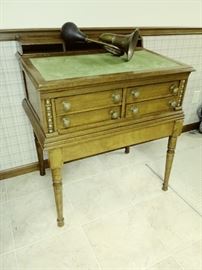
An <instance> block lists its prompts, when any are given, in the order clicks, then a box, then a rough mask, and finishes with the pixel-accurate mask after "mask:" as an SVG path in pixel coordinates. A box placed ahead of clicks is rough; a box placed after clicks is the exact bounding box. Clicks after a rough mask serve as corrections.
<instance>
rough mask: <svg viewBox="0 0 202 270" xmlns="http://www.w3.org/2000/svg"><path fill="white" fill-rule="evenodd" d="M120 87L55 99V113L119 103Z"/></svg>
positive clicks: (120, 98)
mask: <svg viewBox="0 0 202 270" xmlns="http://www.w3.org/2000/svg"><path fill="white" fill-rule="evenodd" d="M121 101H122V89H116V90H110V91H103V92H97V93H89V94H85V95H78V96H69V97H63V98H57V99H56V101H55V102H56V114H57V115H61V114H71V113H75V112H82V111H86V110H93V109H97V108H103V107H109V106H113V105H114V106H116V105H119V104H121Z"/></svg>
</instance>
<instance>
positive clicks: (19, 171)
mask: <svg viewBox="0 0 202 270" xmlns="http://www.w3.org/2000/svg"><path fill="white" fill-rule="evenodd" d="M198 127H199V122H195V123H191V124H188V125H185V126H183V129H182V132H187V131H190V130H194V129H198ZM44 162H45V168H48V167H49V165H48V160H47V159H46V160H45V161H44ZM37 170H39V165H38V162H34V163H30V164H27V165H23V166H19V167H15V168H12V169H8V170H4V171H1V172H0V180H4V179H8V178H11V177H15V176H19V175H23V174H26V173H30V172H34V171H37Z"/></svg>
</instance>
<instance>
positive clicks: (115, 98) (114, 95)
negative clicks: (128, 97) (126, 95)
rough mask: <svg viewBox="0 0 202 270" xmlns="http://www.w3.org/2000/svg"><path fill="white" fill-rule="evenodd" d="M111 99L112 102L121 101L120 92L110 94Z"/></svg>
mask: <svg viewBox="0 0 202 270" xmlns="http://www.w3.org/2000/svg"><path fill="white" fill-rule="evenodd" d="M112 100H113V102H114V103H119V102H120V101H121V95H120V94H112Z"/></svg>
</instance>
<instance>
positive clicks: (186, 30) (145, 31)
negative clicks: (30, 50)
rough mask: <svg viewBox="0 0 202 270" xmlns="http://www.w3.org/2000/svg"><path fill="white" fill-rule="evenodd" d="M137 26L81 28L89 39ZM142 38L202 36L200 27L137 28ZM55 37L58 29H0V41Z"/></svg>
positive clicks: (130, 29) (124, 31) (58, 32)
mask: <svg viewBox="0 0 202 270" xmlns="http://www.w3.org/2000/svg"><path fill="white" fill-rule="evenodd" d="M136 27H137V26H133V27H132V26H131V27H88V28H86V27H85V28H84V27H82V28H81V30H82V31H84V32H85V33H86V34H87V35H88V36H89V37H95V36H99V35H100V34H101V33H103V32H114V33H120V34H128V33H130V32H132V31H133V30H134V28H136ZM138 28H139V30H140V34H141V35H142V36H165V35H166V36H167V35H202V28H201V27H138ZM36 36H37V37H40V36H41V37H48V36H49V37H56V38H59V36H60V29H59V28H25V29H0V41H12V40H18V39H19V37H21V38H23V37H30V38H31V37H36Z"/></svg>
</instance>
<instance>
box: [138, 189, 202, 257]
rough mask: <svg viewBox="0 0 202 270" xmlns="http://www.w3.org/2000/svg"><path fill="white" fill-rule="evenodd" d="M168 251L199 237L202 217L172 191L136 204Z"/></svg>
mask: <svg viewBox="0 0 202 270" xmlns="http://www.w3.org/2000/svg"><path fill="white" fill-rule="evenodd" d="M137 208H139V211H141V213H142V215H144V216H145V218H146V219H147V221H148V222H149V224H150V225H151V226H152V228H153V229H154V230H155V233H156V235H157V236H158V237H159V239H160V240H161V242H162V243H163V244H164V246H165V247H166V249H167V250H168V251H169V252H175V250H179V249H180V248H183V247H184V245H186V244H189V243H190V242H195V241H197V240H199V239H200V238H201V234H202V231H201V228H202V227H201V226H202V218H201V217H200V216H199V215H198V214H197V213H195V212H194V211H193V210H192V209H191V208H190V207H189V206H188V205H187V204H186V203H185V202H184V201H183V200H182V199H180V198H179V197H178V196H177V195H176V194H175V193H174V192H172V191H167V192H164V194H162V195H160V196H159V197H156V198H153V199H151V200H150V201H148V202H143V203H141V204H139V205H137Z"/></svg>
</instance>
